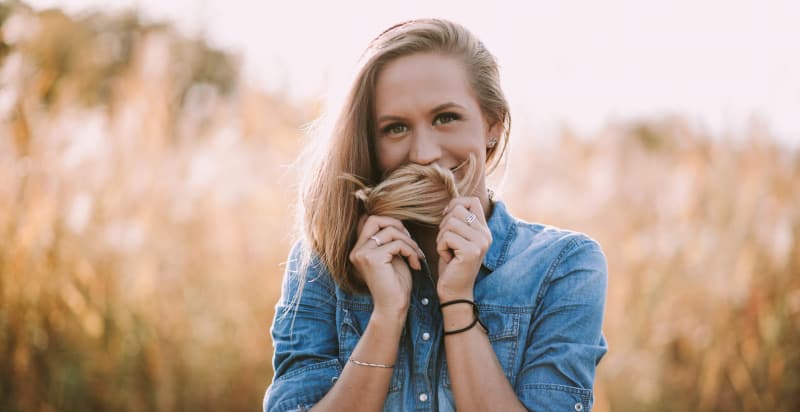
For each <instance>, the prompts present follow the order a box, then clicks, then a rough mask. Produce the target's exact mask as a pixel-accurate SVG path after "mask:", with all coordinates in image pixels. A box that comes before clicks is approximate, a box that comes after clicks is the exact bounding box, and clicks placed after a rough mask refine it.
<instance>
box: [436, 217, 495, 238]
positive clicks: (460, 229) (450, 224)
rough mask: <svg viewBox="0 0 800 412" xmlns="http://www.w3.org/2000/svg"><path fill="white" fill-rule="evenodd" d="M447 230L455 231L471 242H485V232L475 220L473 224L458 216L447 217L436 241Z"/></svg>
mask: <svg viewBox="0 0 800 412" xmlns="http://www.w3.org/2000/svg"><path fill="white" fill-rule="evenodd" d="M447 232H453V233H455V234H457V235H459V236H461V237H463V238H464V239H466V240H467V241H470V242H477V243H481V244H482V243H483V241H484V237H485V235H486V234H485V232H484V231H483V230H481V228H480V227H479V226H478V225H476V223H475V222H472V225H469V224H467V222H465V221H464V220H463V219H460V218H457V217H455V216H450V217H448V218H447V220H446V221H443V222H442V224H441V226H440V228H439V234H438V235H437V236H436V241H437V242H439V241H440V240H441V239H442V236H444V234H445V233H447Z"/></svg>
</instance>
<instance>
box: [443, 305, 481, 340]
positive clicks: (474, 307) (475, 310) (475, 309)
mask: <svg viewBox="0 0 800 412" xmlns="http://www.w3.org/2000/svg"><path fill="white" fill-rule="evenodd" d="M456 303H469V304H470V305H472V314H473V315H475V319H474V320H473V321H472V323H470V324H469V326H467V327H466V328H461V329H456V330H449V331H448V330H446V331H444V334H445V335H452V334H455V333H461V332H464V331H467V330H470V329H472V327H473V326H475V324H476V323H480V324H481V326H482V327H483V330H485V331H486V333H489V328H487V327H486V325H484V324H483V322H482V321H481V318H480V312H479V311H478V305H476V304H475V302H473V301H471V300H468V299H455V300H450V301H447V302H443V303H440V304H439V309H441V308H443V307H445V306H447V305H454V304H456Z"/></svg>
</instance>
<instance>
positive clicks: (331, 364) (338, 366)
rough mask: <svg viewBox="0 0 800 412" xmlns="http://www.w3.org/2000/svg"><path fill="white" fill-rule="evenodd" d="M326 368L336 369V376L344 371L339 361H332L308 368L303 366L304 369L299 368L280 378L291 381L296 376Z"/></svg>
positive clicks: (315, 364) (313, 364) (308, 366)
mask: <svg viewBox="0 0 800 412" xmlns="http://www.w3.org/2000/svg"><path fill="white" fill-rule="evenodd" d="M324 368H334V369H336V374H337V375H338V374H340V373H341V370H342V367H341V364H340V363H339V359H330V360H326V361H325V362H320V363H312V364H311V365H306V366H303V367H302V368H297V369H295V370H293V371H291V372H287V373H284V374H283V375H281V376H280V378H281V379H289V378H292V377H294V376H297V375H298V374H300V373H306V372H310V371H313V370H316V369H324Z"/></svg>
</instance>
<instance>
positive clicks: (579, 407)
mask: <svg viewBox="0 0 800 412" xmlns="http://www.w3.org/2000/svg"><path fill="white" fill-rule="evenodd" d="M575 410H576V411H577V412H581V411H582V410H583V404H582V403H580V402H578V403H576V404H575Z"/></svg>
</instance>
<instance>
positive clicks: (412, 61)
mask: <svg viewBox="0 0 800 412" xmlns="http://www.w3.org/2000/svg"><path fill="white" fill-rule="evenodd" d="M375 119H376V123H375V124H376V130H375V131H374V133H375V138H376V143H377V144H376V148H377V157H378V163H379V166H380V169H381V172H384V173H385V172H390V171H392V170H394V169H396V168H397V167H399V166H402V165H404V164H407V163H417V164H421V165H428V164H438V165H439V166H442V167H446V168H448V169H451V170H452V169H454V168H455V167H456V166H458V165H460V164H461V163H462V162H464V161H466V160H467V158H468V157H469V154H470V153H473V154H474V155H475V156H476V159H477V161H478V166H479V167H480V171H481V173H480V176H481V179H480V182H479V185H478V187H477V188H476V191H477V193H476V194H477V195H478V196H479V197H483V194H485V192H486V189H485V187H486V184H485V163H486V148H487V144H488V142H489V140H490V139H493V138H494V139H499V138H500V133H501V132H502V130H501V127H499V126H498V125H500V122H496V123H495V126H494V127H492V128H489V126H488V124H487V121H486V119H485V117H484V116H483V113H482V112H481V109H480V106H479V105H478V100H477V98H476V97H475V94H474V93H473V91H472V87H471V86H470V84H469V81H468V80H467V73H466V71H465V70H464V68H463V67H462V64H461V62H459V61H458V60H457V59H455V58H453V57H448V56H443V55H440V54H434V53H417V54H412V55H409V56H405V57H401V58H398V59H397V60H394V61H392V62H391V63H389V64H387V65H386V67H384V68H383V70H382V71H381V72H380V74H379V75H378V79H377V84H376V88H375ZM463 170H464V169H460V170H459V171H458V172H457V173H456V175H457V177H459V178H460V177H461V176H459V174H460V173H461V172H462V171H463Z"/></svg>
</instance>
